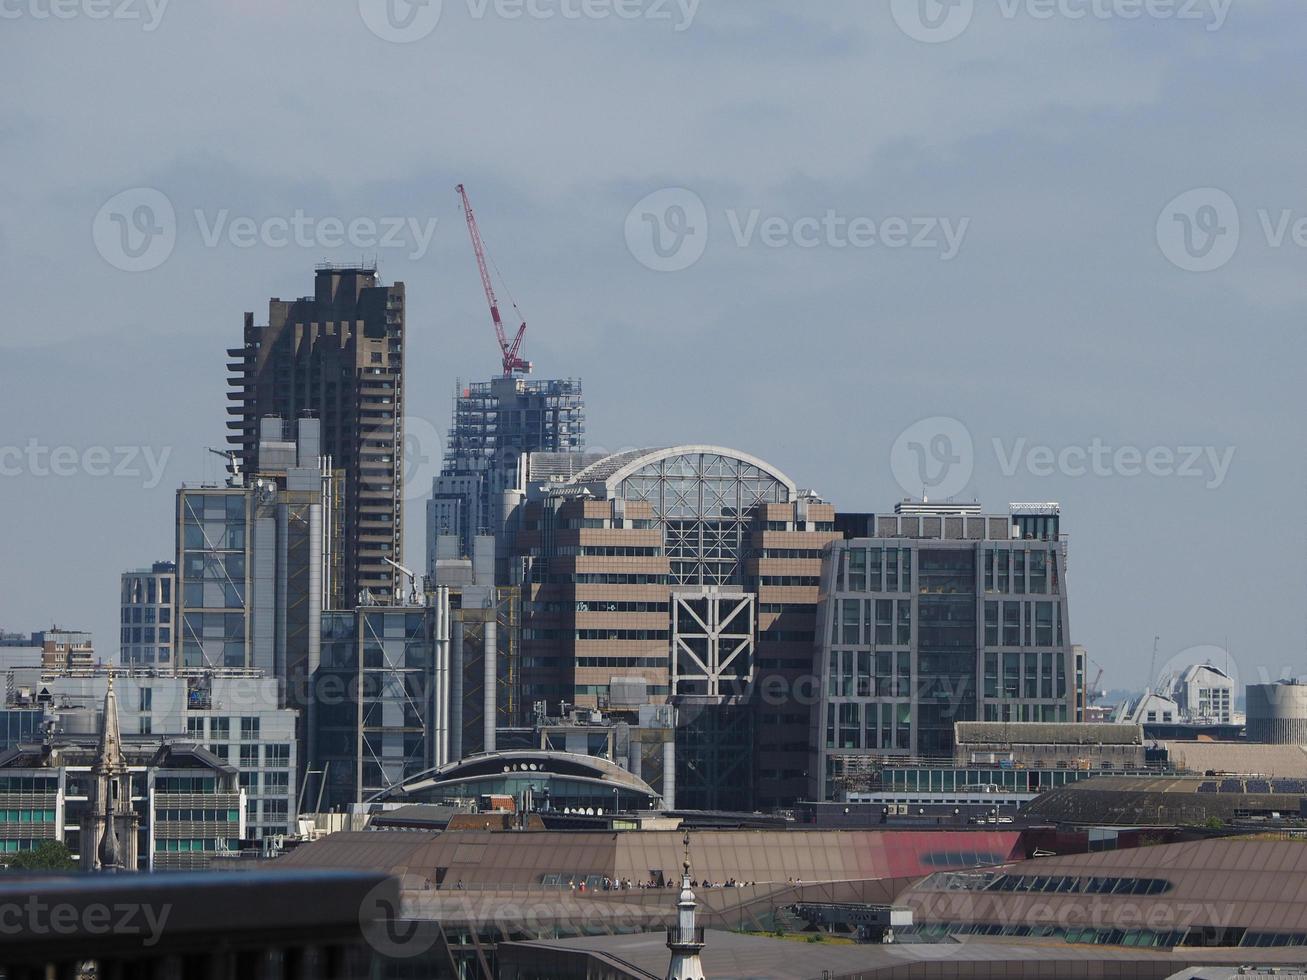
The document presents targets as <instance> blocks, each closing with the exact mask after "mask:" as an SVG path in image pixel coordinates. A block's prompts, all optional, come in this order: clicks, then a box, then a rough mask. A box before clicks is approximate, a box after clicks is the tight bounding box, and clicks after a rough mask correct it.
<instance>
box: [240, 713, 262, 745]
mask: <svg viewBox="0 0 1307 980" xmlns="http://www.w3.org/2000/svg"><path fill="white" fill-rule="evenodd" d="M258 738H259V719H258V718H248V717H246V718H242V719H241V741H242V742H249V741H257V740H258Z"/></svg>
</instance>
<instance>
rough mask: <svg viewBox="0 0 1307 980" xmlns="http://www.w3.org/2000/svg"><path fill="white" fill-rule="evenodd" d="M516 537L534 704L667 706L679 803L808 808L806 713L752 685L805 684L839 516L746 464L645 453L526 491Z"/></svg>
mask: <svg viewBox="0 0 1307 980" xmlns="http://www.w3.org/2000/svg"><path fill="white" fill-rule="evenodd" d="M516 534H517V540H516V545H515V569H514V570H515V574H516V576H517V577H518V578H520V580H521V582H522V593H523V594H522V610H523V612H522V616H523V619H522V643H521V658H520V660H521V678H522V679H521V689H522V693H523V698H524V700H526V701H544V702H546V704H548V705H549V706H550V708H551V709H552V707H553V706H554V705H556V704H558V703H559V702H560V701H561V702H566V703H568V704H574V705H577V706H578V707H597V708H600V709H602V710H606V711H608V712H610V713H613V714H614V715H617V714H619V713H627V714H631V715H634V714H635V713H636V712H638V711H639V709H640V707H641V706H642V705H649V704H666V703H668V702H669V701H670V702H671V704H672V705H674V706H675V708H676V713H677V726H678V727H677V738H676V773H675V793H676V803H677V805H678V806H681V807H687V808H696V809H749V808H752V806H753V805H754V801H755V800H756V799H767V800H773V799H781V798H784V797H786V796H787V795H788V794H789V791H788V790H786V789H785V788H784V787H783V786H781V785H778V783H779V782H780V781H781V780H787V781H789V783H790V784H791V785H792V786H793V787H794V789H793V793H794V796H795V797H797V796H798V795H801V791H800V790H799V789H798V788H797V787H798V786H799V785H800V784H802V782H803V780H804V773H805V768H806V762H807V752H806V750H807V732H808V727H809V720H808V714H807V711H808V706H809V704H810V702H808V703H804V702H802V701H801V700H800V699H794V698H791V697H790V696H789V694H790V692H789V690H784V691H781V692H780V693H779V694H774V695H773V697H772V699H771V703H770V704H769V703H766V702H764V701H763V700H762V699H761V697H760V695H761V693H763V692H762V691H761V690H760V687H761V685H759V684H758V681H759V678H762V677H766V678H771V677H779V678H780V683H781V684H782V685H787V684H788V682H787V681H786V678H787V677H788V676H789V675H791V674H801V673H803V672H804V671H806V672H811V660H812V644H813V639H812V638H813V633H812V627H813V623H814V622H815V613H814V609H815V604H816V602H817V597H818V572H819V569H820V565H821V559H820V554H821V548H822V547H823V546H824V545H826V544H827V543H828V542H830V541H831V540H833V539H834V538H835V537H836V534H835V531H834V509H833V508H832V507H831V506H830V505H829V504H825V503H822V502H821V501H819V500H817V499H816V498H814V497H812V496H811V495H810V494H807V493H805V492H802V491H800V490H799V489H798V488H797V487H796V485H795V484H794V482H793V481H792V480H790V479H789V478H788V477H787V476H785V475H784V474H783V473H781V472H780V471H779V470H777V469H776V468H775V467H773V466H771V465H770V464H768V463H766V462H764V461H762V460H760V459H757V458H755V457H752V456H749V455H748V454H745V453H741V452H738V451H736V450H731V449H721V448H716V447H708V446H680V447H675V448H670V449H649V450H636V451H632V452H627V453H621V454H617V455H615V456H610V457H607V458H604V459H602V460H600V461H598V462H595V463H593V464H591V465H589V466H587V467H585V468H583V469H581V470H580V471H579V472H576V473H575V474H574V475H572V476H571V477H570V478H566V479H564V478H553V479H549V480H545V481H540V482H537V481H534V480H533V481H531V483H530V485H529V486H528V490H527V501H526V503H525V504H524V505H523V506H522V507H521V508H520V527H519V528H518V530H517V532H516ZM672 651H675V655H674V656H673V654H672ZM772 683H773V684H775V683H776V682H775V681H773V682H772ZM789 686H791V687H792V686H793V685H789ZM764 717H765V718H766V726H765V728H766V730H765V731H763V730H760V729H759V726H758V721H759V719H760V718H764Z"/></svg>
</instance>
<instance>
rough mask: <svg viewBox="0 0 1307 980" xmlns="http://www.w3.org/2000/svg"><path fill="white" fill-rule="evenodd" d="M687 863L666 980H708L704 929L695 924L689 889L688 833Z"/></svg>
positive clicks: (671, 934)
mask: <svg viewBox="0 0 1307 980" xmlns="http://www.w3.org/2000/svg"><path fill="white" fill-rule="evenodd" d="M684 844H685V863H684V864H682V865H681V897H680V899H679V900H678V901H677V903H676V925H675V926H673V927H672V928H670V929H668V930H667V948H668V949H669V950H671V951H672V961H671V963H670V964H668V967H667V980H705V978H704V972H703V963H702V962H701V961H700V959H699V951H700V950H701V949H703V930H702V929H700V928H697V927H696V926H695V924H694V913H695V910H696V908H697V907H698V903H697V902H696V901H695V899H694V891H693V889H692V888H691V887H690V833H689V831H686V834H685V840H684Z"/></svg>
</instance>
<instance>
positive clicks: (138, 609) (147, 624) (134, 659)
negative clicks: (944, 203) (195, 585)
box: [118, 561, 177, 667]
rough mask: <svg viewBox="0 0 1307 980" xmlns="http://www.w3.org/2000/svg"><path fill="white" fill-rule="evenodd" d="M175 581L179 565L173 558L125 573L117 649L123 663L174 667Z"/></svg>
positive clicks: (129, 665) (119, 659) (123, 576)
mask: <svg viewBox="0 0 1307 980" xmlns="http://www.w3.org/2000/svg"><path fill="white" fill-rule="evenodd" d="M176 583H177V564H176V562H172V561H156V562H155V563H154V564H153V565H151V566H150V567H149V568H135V569H132V570H130V571H126V572H123V574H122V595H121V607H122V614H121V616H120V620H121V624H122V625H121V635H120V646H119V649H118V662H119V663H121V664H122V665H123V666H125V667H131V666H150V667H152V666H155V665H163V666H165V667H171V666H172V651H173V620H172V611H173V593H174V591H175V587H176Z"/></svg>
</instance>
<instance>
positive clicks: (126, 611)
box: [122, 606, 172, 624]
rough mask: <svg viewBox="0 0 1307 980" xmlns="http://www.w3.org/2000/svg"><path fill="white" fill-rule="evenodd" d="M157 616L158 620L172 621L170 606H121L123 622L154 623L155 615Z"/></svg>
mask: <svg viewBox="0 0 1307 980" xmlns="http://www.w3.org/2000/svg"><path fill="white" fill-rule="evenodd" d="M156 615H157V616H158V622H160V623H171V622H172V606H133V607H130V608H129V607H127V606H124V607H123V611H122V621H123V622H124V623H128V624H131V623H154V622H155V616H156Z"/></svg>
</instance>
